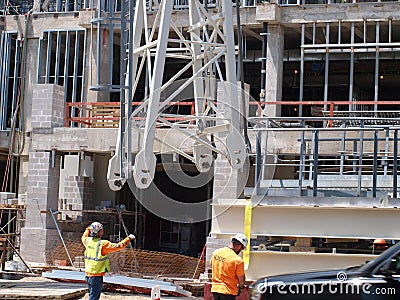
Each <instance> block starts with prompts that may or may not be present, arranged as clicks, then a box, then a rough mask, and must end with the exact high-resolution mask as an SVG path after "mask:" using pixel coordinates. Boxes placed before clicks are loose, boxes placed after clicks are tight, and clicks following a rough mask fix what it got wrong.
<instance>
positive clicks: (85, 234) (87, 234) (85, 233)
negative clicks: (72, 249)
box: [81, 227, 90, 247]
mask: <svg viewBox="0 0 400 300" xmlns="http://www.w3.org/2000/svg"><path fill="white" fill-rule="evenodd" d="M89 234H90V228H89V227H86V230H85V232H84V233H83V235H82V238H81V239H82V243H83V244H84V245H85V247H86V240H87V238H88V237H89Z"/></svg>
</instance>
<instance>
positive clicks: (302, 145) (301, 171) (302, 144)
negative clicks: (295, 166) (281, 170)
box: [299, 130, 306, 196]
mask: <svg viewBox="0 0 400 300" xmlns="http://www.w3.org/2000/svg"><path fill="white" fill-rule="evenodd" d="M304 135H305V132H304V130H302V131H301V140H300V157H299V160H300V162H299V163H300V165H299V196H302V194H303V178H304V176H303V175H304V158H305V149H306V147H305V146H306V145H305V142H304Z"/></svg>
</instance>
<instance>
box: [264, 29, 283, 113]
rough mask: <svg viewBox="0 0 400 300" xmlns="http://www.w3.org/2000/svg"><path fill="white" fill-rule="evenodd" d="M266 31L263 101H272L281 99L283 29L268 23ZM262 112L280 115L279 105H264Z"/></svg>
mask: <svg viewBox="0 0 400 300" xmlns="http://www.w3.org/2000/svg"><path fill="white" fill-rule="evenodd" d="M268 32H269V35H268V43H267V74H266V75H267V76H266V84H265V87H266V88H265V90H266V91H265V93H266V96H265V101H267V102H274V101H281V100H282V85H283V83H282V80H283V50H284V48H283V47H284V45H283V36H284V30H283V28H282V27H281V26H280V25H274V24H268ZM264 113H265V115H267V116H268V117H280V116H281V107H280V106H276V105H266V106H265V109H264Z"/></svg>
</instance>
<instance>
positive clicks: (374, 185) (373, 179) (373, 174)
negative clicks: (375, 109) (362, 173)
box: [372, 130, 378, 198]
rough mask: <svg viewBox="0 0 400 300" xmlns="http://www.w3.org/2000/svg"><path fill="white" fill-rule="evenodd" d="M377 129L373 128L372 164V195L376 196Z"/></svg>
mask: <svg viewBox="0 0 400 300" xmlns="http://www.w3.org/2000/svg"><path fill="white" fill-rule="evenodd" d="M377 159H378V131H377V130H374V160H373V166H372V197H373V198H375V197H376V185H377V174H378V172H377V168H378V163H377Z"/></svg>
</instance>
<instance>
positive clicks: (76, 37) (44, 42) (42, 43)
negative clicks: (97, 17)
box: [37, 29, 86, 116]
mask: <svg viewBox="0 0 400 300" xmlns="http://www.w3.org/2000/svg"><path fill="white" fill-rule="evenodd" d="M82 41H83V42H82ZM62 56H63V59H61V57H62ZM38 57H39V59H38V77H37V83H46V84H47V83H54V84H58V85H61V86H64V87H65V94H64V100H65V102H72V103H75V102H81V101H83V99H84V97H85V90H84V83H85V64H86V30H84V29H65V30H64V29H63V30H45V31H43V34H42V37H41V38H40V40H39V50H38ZM79 65H81V68H80V67H79ZM69 84H70V86H71V87H72V88H69ZM78 84H79V85H80V88H79V86H78ZM75 114H76V110H75V108H73V111H72V116H76V115H75Z"/></svg>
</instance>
